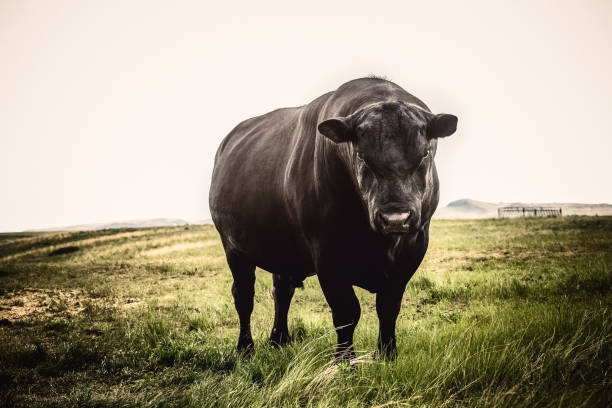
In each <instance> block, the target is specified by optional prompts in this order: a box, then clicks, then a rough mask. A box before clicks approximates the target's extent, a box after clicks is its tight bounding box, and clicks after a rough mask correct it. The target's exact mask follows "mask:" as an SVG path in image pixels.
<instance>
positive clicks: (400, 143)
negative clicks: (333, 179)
mask: <svg viewBox="0 0 612 408" xmlns="http://www.w3.org/2000/svg"><path fill="white" fill-rule="evenodd" d="M456 128H457V117H456V116H453V115H447V114H438V115H435V114H432V113H430V112H428V111H427V110H425V109H423V108H421V107H419V106H416V105H412V104H408V103H404V102H385V103H377V104H373V105H369V106H367V107H365V108H363V109H361V110H359V111H357V112H355V113H354V114H352V115H350V116H346V117H336V118H332V119H328V120H325V121H323V122H321V123H320V124H319V126H318V129H319V132H321V134H323V135H324V136H326V137H327V138H329V139H331V140H332V141H334V142H335V143H349V144H350V145H351V147H352V148H351V149H350V151H351V166H352V169H353V172H354V174H355V179H356V180H357V185H358V188H359V191H360V195H361V197H362V199H363V201H364V203H365V205H366V206H367V209H368V216H369V220H370V226H371V227H372V228H373V229H374V230H375V231H377V232H380V233H383V234H405V233H408V234H411V233H416V232H418V229H420V227H421V211H422V207H423V202H424V201H428V200H427V198H428V197H429V196H430V195H431V194H434V193H436V192H434V191H432V190H433V188H432V185H433V184H434V183H435V182H436V180H434V178H435V173H434V171H435V170H434V167H433V159H434V155H435V152H436V146H437V139H438V138H439V137H446V136H450V135H452V134H453V133H454V132H455V130H456ZM428 195H429V196H428ZM436 199H437V197H436Z"/></svg>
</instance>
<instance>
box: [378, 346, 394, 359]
mask: <svg viewBox="0 0 612 408" xmlns="http://www.w3.org/2000/svg"><path fill="white" fill-rule="evenodd" d="M376 356H377V357H378V358H379V359H381V360H385V361H393V360H395V359H396V358H397V348H396V347H395V346H387V347H380V346H379V347H378V353H376Z"/></svg>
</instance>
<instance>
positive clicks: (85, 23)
mask: <svg viewBox="0 0 612 408" xmlns="http://www.w3.org/2000/svg"><path fill="white" fill-rule="evenodd" d="M209 3H210V5H208V4H209ZM213 3H216V4H213ZM221 3H224V4H223V5H221ZM331 3H333V5H331ZM504 3H505V4H504ZM292 4H294V2H289V1H278V2H265V1H245V2H229V1H227V2H220V1H216V2H205V1H151V0H134V1H130V0H122V1H108V0H104V1H89V0H67V1H55V0H49V1H44V0H40V1H25V0H0V58H1V60H0V62H1V63H0V191H1V193H0V194H1V195H0V231H17V230H23V229H29V228H44V227H56V226H67V225H74V224H83V223H95V222H106V221H121V220H131V219H144V218H152V217H176V218H183V219H186V220H198V219H203V218H208V217H209V210H208V204H207V202H208V199H207V196H208V188H209V186H210V177H211V171H212V165H213V158H214V154H215V151H216V148H217V146H218V144H219V142H220V141H221V139H222V138H223V137H224V136H225V135H226V134H227V133H228V132H229V131H230V130H231V129H232V128H233V127H234V126H235V125H236V124H237V123H238V122H240V121H241V120H244V119H247V118H249V117H252V116H256V115H259V114H262V113H265V112H268V111H270V110H272V109H275V108H279V107H286V106H297V105H303V104H306V103H308V102H310V101H311V100H313V99H314V98H316V97H317V96H319V95H321V94H323V93H325V92H327V91H330V90H333V89H336V88H337V87H338V86H339V85H341V84H342V83H344V82H346V81H349V80H351V79H354V78H358V77H362V76H367V75H369V74H377V75H382V76H385V77H387V78H389V79H390V80H392V81H393V82H395V83H397V84H399V85H400V86H402V87H403V88H404V89H406V90H407V91H408V92H411V93H412V94H414V95H416V96H418V97H419V98H421V99H422V100H423V101H424V102H425V103H427V104H428V106H429V107H430V108H431V109H432V111H434V112H436V113H441V112H445V113H452V114H455V115H457V116H458V117H459V127H458V130H457V133H456V134H455V135H453V136H451V137H450V138H447V139H443V140H442V141H441V142H440V143H439V148H438V155H437V158H436V164H437V167H438V172H439V176H440V184H441V187H440V193H441V202H440V205H445V204H447V203H448V202H449V201H452V200H455V199H459V198H465V197H469V198H473V199H477V200H484V201H493V202H498V201H529V202H588V203H599V202H612V189H611V188H610V185H611V183H610V181H609V179H610V176H612V162H611V161H610V155H611V153H612V141H611V139H612V132H611V131H610V123H609V121H610V118H611V117H612V2H611V1H607V0H590V1H578V0H576V1H571V2H567V1H533V0H531V1H507V2H497V1H484V0H483V1H465V0H464V1H423V0H419V1H396V2H387V1H375V2H372V1H365V2H360V1H355V0H351V1H342V2H331V1H302V2H300V4H301V6H294V5H292Z"/></svg>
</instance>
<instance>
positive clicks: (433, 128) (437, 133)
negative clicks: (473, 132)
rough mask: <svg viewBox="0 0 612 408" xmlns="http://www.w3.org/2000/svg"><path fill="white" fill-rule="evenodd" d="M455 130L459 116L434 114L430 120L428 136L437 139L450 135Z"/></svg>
mask: <svg viewBox="0 0 612 408" xmlns="http://www.w3.org/2000/svg"><path fill="white" fill-rule="evenodd" d="M455 130H457V117H456V116H455V115H448V114H446V113H440V114H438V115H434V117H433V118H432V119H431V120H430V121H429V126H428V128H427V138H428V139H436V138H438V137H446V136H450V135H452V134H453V133H455Z"/></svg>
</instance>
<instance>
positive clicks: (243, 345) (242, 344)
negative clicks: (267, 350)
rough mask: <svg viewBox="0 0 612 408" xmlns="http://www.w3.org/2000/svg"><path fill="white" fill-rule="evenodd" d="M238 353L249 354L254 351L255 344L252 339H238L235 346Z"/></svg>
mask: <svg viewBox="0 0 612 408" xmlns="http://www.w3.org/2000/svg"><path fill="white" fill-rule="evenodd" d="M236 349H237V350H238V352H239V353H241V354H244V355H246V356H250V355H252V354H253V353H254V352H255V344H254V343H253V339H240V340H238V346H237V347H236Z"/></svg>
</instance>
